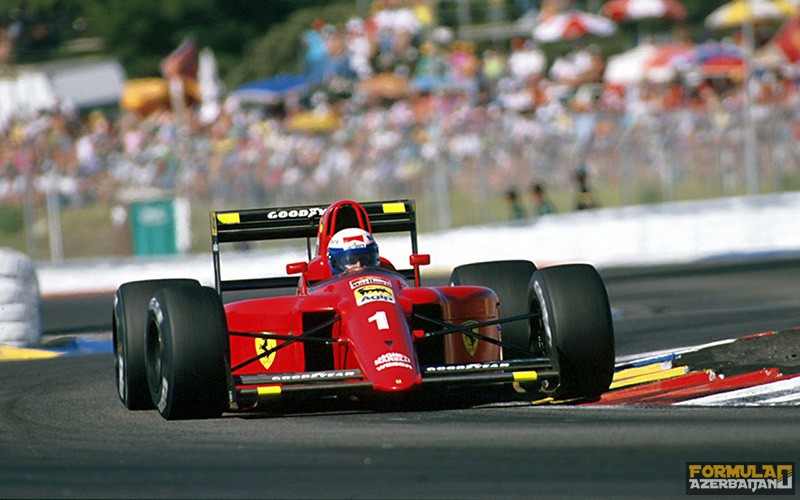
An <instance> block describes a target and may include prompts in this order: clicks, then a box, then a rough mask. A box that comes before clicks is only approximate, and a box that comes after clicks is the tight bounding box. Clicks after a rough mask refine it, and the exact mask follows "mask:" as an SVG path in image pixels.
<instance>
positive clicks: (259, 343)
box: [255, 332, 278, 370]
mask: <svg viewBox="0 0 800 500" xmlns="http://www.w3.org/2000/svg"><path fill="white" fill-rule="evenodd" d="M262 333H269V332H262ZM255 344H256V354H259V355H260V354H263V353H265V352H267V351H269V350H271V349H275V346H277V345H278V341H276V340H275V339H261V338H257V339H255ZM275 354H276V353H275V351H273V352H272V353H270V354H269V355H267V356H261V357H260V358H259V359H258V360H259V361H261V364H262V365H264V368H266V369H267V370H269V367H270V366H272V363H273V361H275Z"/></svg>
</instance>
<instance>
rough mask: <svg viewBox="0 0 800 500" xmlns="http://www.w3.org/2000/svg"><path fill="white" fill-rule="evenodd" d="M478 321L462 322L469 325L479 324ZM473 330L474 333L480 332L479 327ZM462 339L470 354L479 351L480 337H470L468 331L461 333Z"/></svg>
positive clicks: (462, 324)
mask: <svg viewBox="0 0 800 500" xmlns="http://www.w3.org/2000/svg"><path fill="white" fill-rule="evenodd" d="M477 324H478V322H477V321H473V320H468V321H465V322H463V323H461V326H469V325H477ZM472 331H473V332H474V333H478V329H477V328H473V329H472ZM461 340H462V341H463V342H464V348H465V349H466V350H467V353H468V354H469V355H470V356H474V355H475V353H476V352H478V339H476V338H475V337H470V336H469V335H467V334H466V333H462V334H461Z"/></svg>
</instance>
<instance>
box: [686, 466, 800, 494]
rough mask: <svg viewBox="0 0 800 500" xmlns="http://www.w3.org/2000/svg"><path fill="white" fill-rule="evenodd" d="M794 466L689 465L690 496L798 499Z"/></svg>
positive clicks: (687, 482)
mask: <svg viewBox="0 0 800 500" xmlns="http://www.w3.org/2000/svg"><path fill="white" fill-rule="evenodd" d="M794 493H795V486H794V462H687V463H686V494H687V495H794Z"/></svg>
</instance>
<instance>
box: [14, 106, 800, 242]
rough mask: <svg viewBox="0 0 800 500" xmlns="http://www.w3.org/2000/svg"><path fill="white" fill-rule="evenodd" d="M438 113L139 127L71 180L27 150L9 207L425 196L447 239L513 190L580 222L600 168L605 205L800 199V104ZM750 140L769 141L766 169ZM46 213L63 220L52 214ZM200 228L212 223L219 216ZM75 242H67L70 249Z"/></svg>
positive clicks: (252, 114)
mask: <svg viewBox="0 0 800 500" xmlns="http://www.w3.org/2000/svg"><path fill="white" fill-rule="evenodd" d="M426 105H427V107H426V108H424V109H420V107H415V106H414V103H411V102H400V103H395V104H394V105H392V106H387V107H380V108H371V109H367V110H361V111H359V112H347V111H345V112H344V113H343V118H342V121H341V125H340V126H339V127H338V128H337V129H336V130H332V131H322V132H320V131H317V132H288V131H286V130H285V129H284V128H283V126H282V122H281V121H279V120H278V119H276V118H271V117H269V116H266V115H265V114H264V113H263V110H259V109H255V108H253V109H243V110H240V111H238V112H237V113H236V114H234V115H233V116H232V119H231V120H230V122H229V123H224V124H223V123H220V124H216V125H214V126H212V127H209V128H207V129H204V130H203V131H202V133H197V131H190V128H189V127H188V126H183V125H182V124H181V123H180V122H170V121H163V122H160V123H147V124H146V125H141V124H140V125H139V127H140V128H138V129H135V128H134V129H132V132H131V130H128V133H133V134H134V136H135V137H136V138H137V141H131V140H130V139H131V136H129V135H126V134H125V133H124V130H120V132H119V137H118V138H116V139H115V138H114V137H106V139H105V140H106V142H105V143H104V142H103V140H102V137H100V139H101V140H97V141H95V143H94V149H93V155H91V156H90V159H91V160H92V161H91V162H89V163H82V164H81V165H79V166H78V168H76V169H72V170H71V171H68V169H65V168H64V167H63V166H60V165H59V163H58V160H57V155H56V156H49V154H42V153H41V152H40V153H39V154H37V155H28V157H29V158H32V160H30V161H34V160H36V159H37V158H38V160H36V161H38V162H39V163H38V165H39V167H38V169H37V168H28V169H27V172H34V174H33V175H32V178H31V179H30V182H27V183H26V182H21V178H22V175H23V174H22V173H23V172H24V171H25V169H16V170H14V169H8V168H7V169H6V170H5V172H4V175H3V176H2V178H0V202H2V204H4V205H8V204H13V203H18V204H19V205H21V204H22V203H23V201H24V200H27V204H28V205H29V206H30V207H32V210H33V211H37V210H38V211H39V212H40V213H45V211H46V208H45V207H48V209H52V207H53V206H54V205H59V206H60V207H61V208H60V210H61V213H65V212H66V211H68V210H70V209H71V208H72V207H74V206H79V207H86V206H87V205H89V204H91V203H93V202H96V201H106V202H108V205H109V206H114V205H116V206H119V205H120V204H121V203H122V202H123V200H130V199H131V196H134V197H135V196H137V194H136V193H141V192H143V191H149V190H155V191H156V192H157V193H159V194H160V195H162V196H165V197H181V198H187V199H189V200H190V201H191V205H192V207H191V209H192V211H193V212H200V213H206V212H207V211H208V210H209V209H225V208H251V207H258V206H280V205H293V204H312V203H313V204H316V203H326V202H329V201H333V200H336V199H342V198H352V199H357V200H375V199H385V198H413V199H416V200H417V201H418V210H419V221H420V226H421V229H422V230H439V229H447V228H451V227H456V226H462V225H471V224H484V223H496V222H501V221H507V220H509V218H510V217H511V215H510V214H511V210H510V208H509V206H508V202H507V201H506V198H505V194H506V192H507V191H508V190H511V189H513V190H516V191H517V192H518V195H519V198H520V203H521V204H522V206H523V208H524V209H526V213H527V214H528V216H530V215H531V214H532V213H533V212H532V210H531V209H532V203H533V202H532V200H531V198H530V191H529V189H530V186H531V185H532V184H533V183H540V184H541V185H543V186H544V187H545V190H546V193H547V194H548V195H549V196H550V197H551V199H552V201H553V204H554V205H555V207H556V210H557V211H559V212H564V211H571V210H573V209H574V206H575V205H574V203H575V202H574V199H575V196H576V184H575V172H576V171H578V170H585V172H586V173H587V175H588V186H589V188H590V189H591V190H592V191H593V193H594V196H595V197H596V199H597V201H598V203H599V205H600V206H605V207H611V206H622V205H632V204H646V203H657V202H662V201H670V200H688V199H705V198H716V197H723V196H730V195H739V194H755V192H760V193H770V192H782V191H790V190H793V189H798V188H800V170H798V167H800V141H798V140H797V139H798V137H800V107H798V106H797V104H796V103H794V102H789V101H787V102H785V103H780V104H770V105H763V104H758V105H755V106H753V108H752V113H751V114H747V113H746V112H745V110H743V109H742V108H741V107H738V108H737V107H730V108H727V107H723V106H721V107H719V108H717V109H716V110H714V111H711V112H709V111H698V110H695V109H692V108H686V109H679V110H674V111H669V112H652V111H648V110H647V109H643V110H641V111H635V110H634V109H628V110H627V111H625V112H619V113H617V112H610V111H595V112H582V113H576V112H571V111H570V110H569V108H568V107H567V106H563V105H561V104H560V103H558V102H556V103H553V104H550V105H548V106H544V107H540V108H538V109H537V110H536V112H529V113H517V112H511V111H507V110H504V109H503V108H502V107H500V106H495V105H473V104H472V103H471V102H470V101H469V100H467V99H465V98H464V97H463V96H460V95H453V96H440V97H437V98H434V99H431V100H430V101H429V102H427V104H426ZM749 130H752V131H754V134H755V144H754V148H753V155H752V156H750V157H751V158H752V157H754V159H755V162H754V163H753V164H752V165H748V154H747V140H746V139H747V134H748V131H749ZM129 142H131V143H135V144H137V146H136V147H129V146H127V144H128V143H129ZM52 143H55V144H59V143H58V141H50V144H52ZM24 152H25V151H24V149H21V150H20V153H24ZM17 156H19V155H17ZM14 158H16V156H15V157H14ZM14 172H16V174H17V176H16V178H15V177H14ZM23 181H24V179H23ZM24 186H28V188H27V189H25V188H24ZM756 186H757V187H756ZM21 190H23V191H26V190H27V191H28V192H30V191H34V192H35V193H37V194H38V196H24V195H23V194H24V193H21ZM15 193H16V195H15ZM132 193H133V194H132ZM53 194H55V196H46V195H53ZM48 200H49V201H50V203H49V204H48V203H47V202H48ZM47 213H48V214H50V215H51V216H52V210H48V211H47ZM118 215H119V214H118V213H117V212H113V216H114V218H118ZM111 218H112V214H111V213H110V214H109V219H111ZM28 219H29V220H35V217H28ZM199 220H200V221H203V222H202V223H203V224H206V222H205V221H207V217H200V218H199ZM50 227H53V225H52V221H51V224H50ZM195 229H196V230H195V231H194V233H198V232H199V233H200V234H204V233H206V232H207V228H206V227H198V228H195ZM70 237H71V235H70V234H65V235H64V238H65V241H64V245H66V246H69V245H70V243H69V241H66V240H68V239H69V238H70ZM112 238H113V236H112ZM51 240H52V238H51ZM40 246H44V245H40ZM51 246H52V245H51ZM51 251H52V249H51ZM67 254H69V252H67ZM66 256H67V257H69V256H70V255H66Z"/></svg>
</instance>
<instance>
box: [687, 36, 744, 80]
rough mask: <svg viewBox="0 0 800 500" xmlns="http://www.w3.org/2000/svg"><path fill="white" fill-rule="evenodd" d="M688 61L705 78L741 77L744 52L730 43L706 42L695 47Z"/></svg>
mask: <svg viewBox="0 0 800 500" xmlns="http://www.w3.org/2000/svg"><path fill="white" fill-rule="evenodd" d="M688 63H689V64H691V65H693V66H694V67H695V68H697V69H698V70H699V71H700V74H701V75H703V76H704V77H706V78H713V77H733V76H735V77H741V76H742V75H743V74H744V71H745V53H744V51H742V49H741V48H739V47H738V46H736V45H733V44H731V43H719V42H706V43H704V44H702V45H699V46H697V47H695V49H694V51H693V54H692V56H691V57H690V58H689V60H688Z"/></svg>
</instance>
